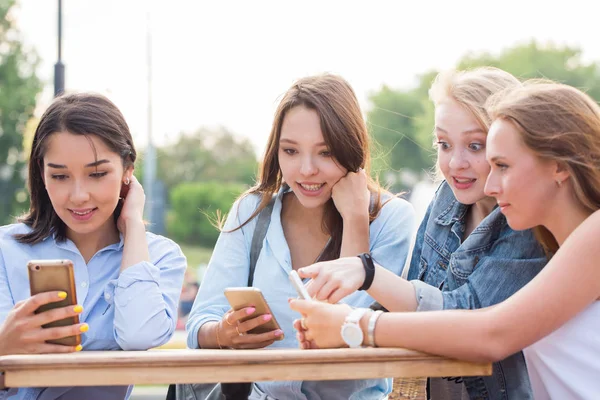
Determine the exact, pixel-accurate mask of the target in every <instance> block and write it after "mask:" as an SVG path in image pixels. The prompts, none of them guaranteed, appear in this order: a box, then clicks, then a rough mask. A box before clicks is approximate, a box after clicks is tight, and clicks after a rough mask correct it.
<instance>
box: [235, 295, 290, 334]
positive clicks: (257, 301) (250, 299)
mask: <svg viewBox="0 0 600 400" xmlns="http://www.w3.org/2000/svg"><path fill="white" fill-rule="evenodd" d="M225 297H226V298H227V301H229V304H230V305H231V308H232V309H233V310H235V311H237V310H240V309H242V308H246V307H254V308H255V309H256V311H254V313H252V314H250V315H248V316H247V317H244V318H242V319H240V320H239V321H240V322H244V321H247V320H249V319H252V318H255V317H258V316H259V315H263V314H271V316H272V318H271V319H270V320H269V321H267V322H265V323H264V324H262V325H260V326H257V327H256V328H254V329H251V330H250V331H248V332H249V333H265V332H269V331H273V330H275V329H281V327H280V326H279V324H278V323H277V320H276V319H275V315H274V314H273V312H272V311H271V308H270V307H269V305H268V304H267V300H265V297H264V296H263V294H262V292H261V291H260V289H258V288H254V287H230V288H227V289H225ZM281 330H282V331H283V329H281ZM282 339H283V335H281V336H278V337H277V338H276V340H282Z"/></svg>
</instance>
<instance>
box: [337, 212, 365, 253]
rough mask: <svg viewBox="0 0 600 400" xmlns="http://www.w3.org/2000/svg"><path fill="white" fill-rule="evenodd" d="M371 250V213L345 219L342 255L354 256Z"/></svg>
mask: <svg viewBox="0 0 600 400" xmlns="http://www.w3.org/2000/svg"><path fill="white" fill-rule="evenodd" d="M368 251H369V214H365V215H358V216H353V217H348V218H347V219H344V232H343V234H342V248H341V252H340V258H341V257H353V256H356V255H358V254H360V253H366V252H368Z"/></svg>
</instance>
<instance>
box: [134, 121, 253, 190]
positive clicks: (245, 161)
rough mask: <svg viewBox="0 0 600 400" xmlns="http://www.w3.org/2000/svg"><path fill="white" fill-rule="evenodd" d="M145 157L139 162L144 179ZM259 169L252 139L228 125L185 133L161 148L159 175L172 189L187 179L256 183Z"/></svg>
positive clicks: (193, 180)
mask: <svg viewBox="0 0 600 400" xmlns="http://www.w3.org/2000/svg"><path fill="white" fill-rule="evenodd" d="M143 158H144V156H143V154H142V155H141V156H140V159H139V161H138V162H137V165H136V176H137V177H138V179H142V180H141V182H143V174H144V172H143V167H144V160H143ZM257 168H258V162H257V160H256V154H255V153H254V149H253V147H252V144H251V143H250V141H249V140H248V139H240V138H237V137H235V136H234V134H233V133H231V132H230V131H228V130H227V129H225V128H219V129H217V130H212V129H206V128H202V129H200V130H198V131H196V132H194V133H193V134H185V133H182V134H181V135H180V137H179V139H178V140H177V141H176V142H175V143H173V144H170V145H167V146H164V147H161V148H158V149H157V178H158V179H160V180H161V181H163V182H164V183H165V185H166V187H167V189H168V190H170V189H173V188H174V187H175V186H177V185H179V184H181V183H184V182H207V181H219V182H238V183H244V184H247V185H252V184H253V183H254V178H255V174H256V171H257Z"/></svg>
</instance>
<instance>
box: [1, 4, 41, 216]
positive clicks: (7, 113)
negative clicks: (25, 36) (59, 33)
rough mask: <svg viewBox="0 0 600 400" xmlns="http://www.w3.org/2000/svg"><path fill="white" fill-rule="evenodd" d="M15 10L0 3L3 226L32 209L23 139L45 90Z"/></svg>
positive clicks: (33, 55) (33, 54)
mask: <svg viewBox="0 0 600 400" xmlns="http://www.w3.org/2000/svg"><path fill="white" fill-rule="evenodd" d="M14 7H15V0H3V1H0V224H4V223H8V222H11V221H12V220H13V217H14V216H16V215H18V214H20V213H21V212H22V211H23V210H25V209H26V208H27V207H28V195H27V191H26V190H25V177H26V166H25V159H26V156H25V154H24V152H23V142H24V139H23V135H24V131H25V126H26V124H27V122H28V121H29V120H30V119H31V118H32V115H33V111H34V108H35V104H36V97H37V94H38V93H39V92H40V91H41V90H42V84H41V82H40V80H39V79H38V78H37V76H36V74H35V71H36V68H37V65H38V57H37V55H36V53H35V52H34V51H31V50H28V49H26V48H25V47H24V46H23V44H22V41H21V37H20V34H19V31H18V30H17V29H16V27H15V23H14V16H13V15H12V14H11V11H12V10H14Z"/></svg>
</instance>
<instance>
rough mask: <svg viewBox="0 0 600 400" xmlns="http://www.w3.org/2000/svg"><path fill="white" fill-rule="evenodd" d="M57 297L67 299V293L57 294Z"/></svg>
mask: <svg viewBox="0 0 600 400" xmlns="http://www.w3.org/2000/svg"><path fill="white" fill-rule="evenodd" d="M58 297H60V298H61V299H66V298H67V292H58Z"/></svg>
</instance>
